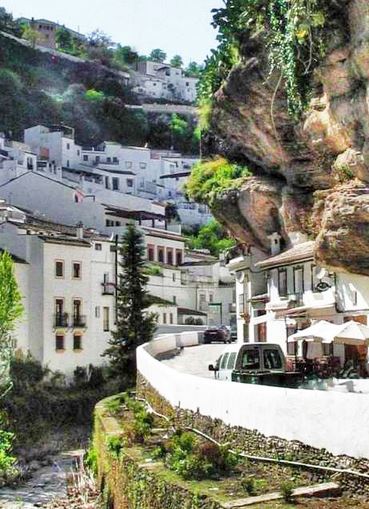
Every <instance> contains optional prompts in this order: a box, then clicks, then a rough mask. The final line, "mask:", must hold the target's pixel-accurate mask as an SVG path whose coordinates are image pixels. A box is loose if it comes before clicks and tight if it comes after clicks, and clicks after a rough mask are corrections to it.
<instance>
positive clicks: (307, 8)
mask: <svg viewBox="0 0 369 509" xmlns="http://www.w3.org/2000/svg"><path fill="white" fill-rule="evenodd" d="M329 3H330V2H329V1H328V2H327V0H225V4H226V5H225V7H224V8H222V9H216V10H214V11H213V13H214V21H213V26H214V27H215V28H217V29H218V30H219V35H218V41H219V45H218V48H217V49H216V50H213V52H212V55H211V56H210V57H209V58H208V59H207V61H206V65H205V69H204V71H203V73H202V76H201V80H200V85H199V96H200V101H201V100H207V99H209V98H211V97H212V95H213V94H214V92H215V91H216V90H217V89H218V88H219V87H220V85H221V84H222V82H223V81H224V80H225V79H226V77H227V76H228V73H229V71H230V70H231V69H232V67H233V66H234V65H235V63H237V62H238V61H239V49H240V41H241V36H242V34H243V33H245V31H246V30H249V31H250V32H251V33H256V32H258V31H260V30H262V31H263V32H264V35H265V40H266V47H267V53H268V59H269V62H270V72H274V71H279V72H280V73H281V78H283V81H284V84H285V88H286V93H287V99H288V110H289V112H290V114H291V115H292V116H293V117H295V118H298V117H299V116H300V115H301V113H302V112H303V110H304V109H305V107H306V105H307V102H308V98H309V82H310V77H311V74H312V72H313V70H314V68H315V67H316V66H317V64H318V63H319V62H320V61H321V59H322V57H323V56H324V48H325V43H324V41H325V31H324V29H325V28H326V22H327V18H328V9H329Z"/></svg>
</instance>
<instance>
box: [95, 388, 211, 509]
mask: <svg viewBox="0 0 369 509" xmlns="http://www.w3.org/2000/svg"><path fill="white" fill-rule="evenodd" d="M115 397H116V396H113V397H112V398H107V399H106V400H103V401H102V402H100V403H99V404H98V405H97V406H96V410H95V426H94V439H93V446H92V450H91V451H92V452H91V451H90V454H89V456H90V458H93V462H95V463H96V464H95V467H96V469H97V478H98V483H99V486H100V488H101V491H102V493H103V497H102V498H103V502H102V509H178V507H181V508H182V509H200V508H201V509H220V505H219V504H218V503H217V502H215V501H213V500H210V499H208V498H207V497H205V496H202V495H199V494H198V493H197V492H196V491H195V490H194V488H193V486H192V487H191V486H190V484H189V483H186V482H184V481H181V480H180V479H179V478H178V476H176V475H175V474H174V473H173V472H171V473H170V475H169V476H168V473H167V471H166V469H164V468H162V467H160V466H159V465H157V464H155V463H151V464H150V463H147V462H145V458H144V457H143V456H142V454H141V453H140V448H139V446H138V445H137V446H135V447H130V448H127V447H123V448H122V449H121V450H120V452H119V454H117V452H116V451H115V450H114V447H112V445H111V444H112V443H114V442H112V440H111V439H114V438H118V440H119V437H120V436H121V434H122V428H121V425H120V423H119V421H118V419H116V418H115V417H112V415H111V414H110V413H109V412H108V409H107V407H108V404H109V402H110V401H111V400H112V399H114V398H115Z"/></svg>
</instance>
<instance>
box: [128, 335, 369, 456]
mask: <svg viewBox="0 0 369 509" xmlns="http://www.w3.org/2000/svg"><path fill="white" fill-rule="evenodd" d="M189 334H191V335H190V336H189ZM195 334H196V333H186V334H173V335H168V336H163V337H162V338H159V339H157V340H155V341H153V342H151V343H149V344H146V345H143V346H141V347H139V348H138V349H137V363H138V370H139V371H140V373H141V374H142V375H143V376H144V377H145V378H146V380H148V382H149V383H150V384H151V385H152V386H153V387H154V388H155V389H156V390H157V391H158V392H159V393H160V394H161V395H162V396H163V397H164V398H165V399H166V400H168V401H169V402H170V403H171V404H172V405H173V406H180V407H181V408H183V409H187V410H192V411H195V412H196V411H199V412H200V413H201V414H202V415H205V416H209V417H212V418H214V419H215V418H218V419H221V420H222V421H224V422H225V423H226V424H229V425H231V426H242V427H244V428H247V429H251V430H257V431H259V432H260V433H263V434H264V435H266V436H278V437H280V438H284V439H287V440H300V441H301V442H304V443H305V444H308V445H310V446H313V447H317V448H325V449H327V450H328V451H329V452H331V453H333V454H337V455H338V454H347V455H349V456H353V457H357V458H360V457H364V458H369V440H368V438H367V435H366V433H365V430H367V429H368V427H369V395H368V394H343V393H336V392H322V391H308V390H297V389H283V388H278V387H263V386H258V385H247V384H238V383H235V382H223V381H220V380H213V379H210V378H209V379H207V378H201V377H197V376H193V375H187V374H184V373H179V372H177V371H175V370H174V369H172V368H170V367H169V366H166V365H165V364H162V363H160V362H159V361H157V360H156V359H155V358H154V357H153V355H157V354H159V353H163V352H164V351H166V350H171V349H173V348H174V347H175V346H177V347H178V346H181V345H184V344H186V343H187V342H188V343H190V344H191V342H192V343H193V344H196V341H197V340H198V338H196V337H194V335H195Z"/></svg>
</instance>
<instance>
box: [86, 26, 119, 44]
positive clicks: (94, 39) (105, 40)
mask: <svg viewBox="0 0 369 509" xmlns="http://www.w3.org/2000/svg"><path fill="white" fill-rule="evenodd" d="M87 42H88V44H89V45H90V46H98V47H102V46H103V47H105V48H111V47H112V46H114V43H113V41H112V39H111V37H110V36H109V35H107V34H106V33H105V32H103V31H102V30H99V29H98V28H97V29H96V30H94V31H93V32H91V33H90V34H88V35H87Z"/></svg>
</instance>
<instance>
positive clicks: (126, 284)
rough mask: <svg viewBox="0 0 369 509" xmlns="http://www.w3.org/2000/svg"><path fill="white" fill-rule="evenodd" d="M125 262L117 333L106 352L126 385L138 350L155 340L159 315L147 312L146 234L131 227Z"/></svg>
mask: <svg viewBox="0 0 369 509" xmlns="http://www.w3.org/2000/svg"><path fill="white" fill-rule="evenodd" d="M119 252H120V257H121V261H120V263H119V266H120V270H121V272H120V274H119V281H118V286H117V324H116V331H115V332H114V333H113V334H112V338H111V340H110V341H109V344H110V346H109V348H108V349H107V350H106V351H105V352H104V355H105V356H108V357H109V359H110V373H111V375H112V377H114V378H116V379H118V380H119V381H120V382H121V383H122V385H123V384H124V382H126V381H127V378H129V379H130V381H133V380H134V377H135V374H136V348H137V347H138V346H139V345H142V344H143V343H146V342H147V341H150V340H151V339H152V337H153V333H154V330H155V326H156V325H155V323H156V315H154V314H152V313H148V312H147V308H148V306H149V300H148V293H147V291H146V284H147V282H148V277H147V276H146V275H145V274H144V270H145V258H144V256H145V246H144V239H143V234H142V233H141V231H139V230H138V229H137V228H136V226H135V225H134V224H129V225H128V226H127V230H126V232H125V234H124V235H123V238H122V243H121V246H120V251H119Z"/></svg>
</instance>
